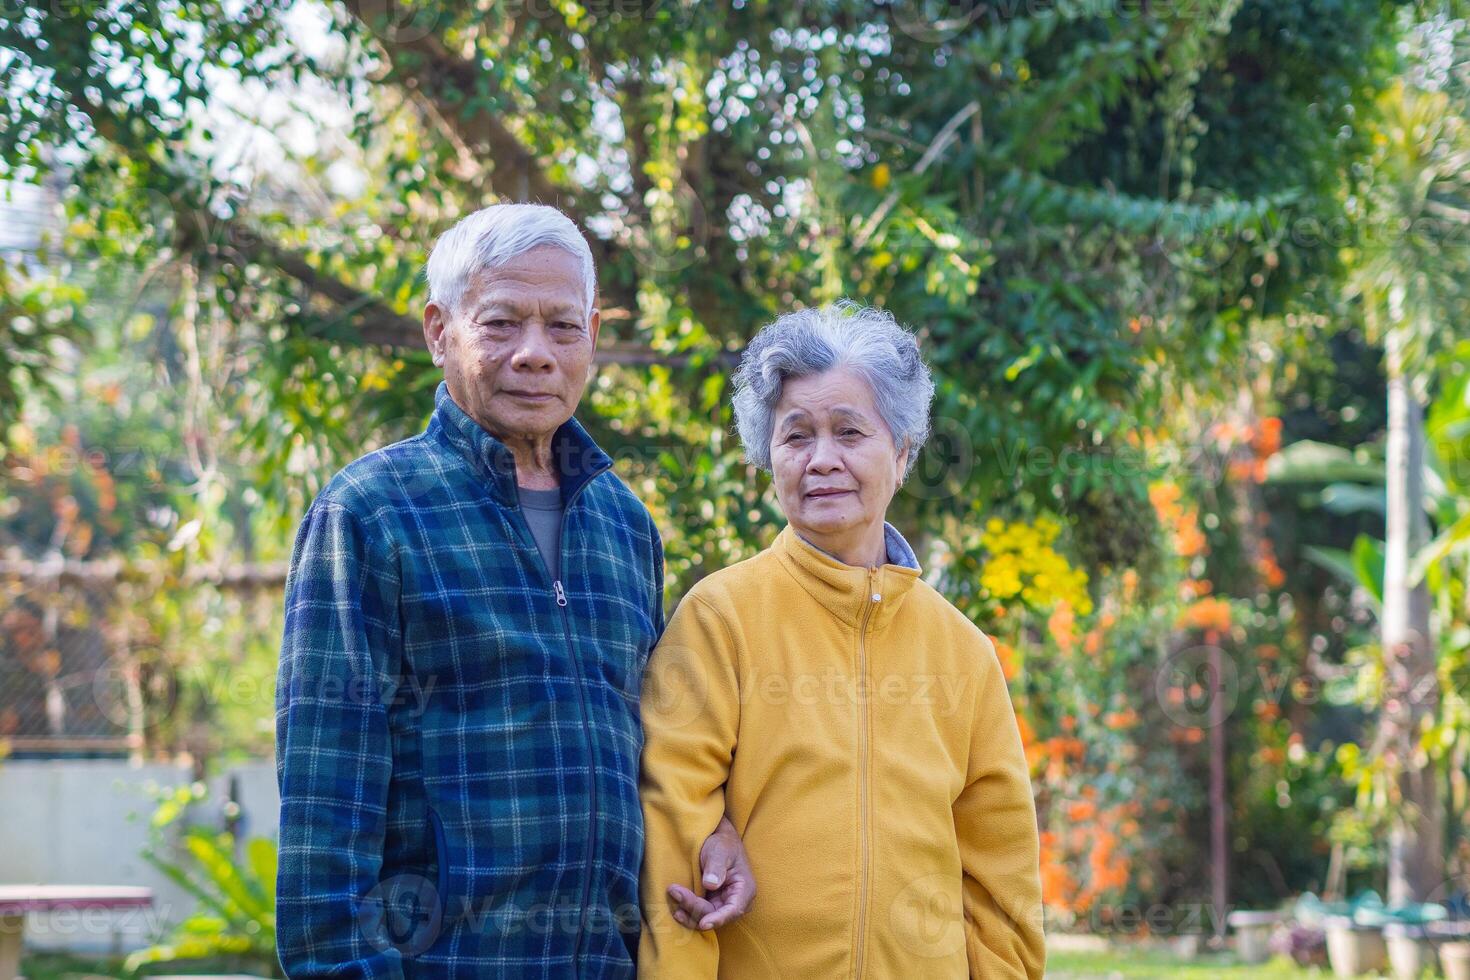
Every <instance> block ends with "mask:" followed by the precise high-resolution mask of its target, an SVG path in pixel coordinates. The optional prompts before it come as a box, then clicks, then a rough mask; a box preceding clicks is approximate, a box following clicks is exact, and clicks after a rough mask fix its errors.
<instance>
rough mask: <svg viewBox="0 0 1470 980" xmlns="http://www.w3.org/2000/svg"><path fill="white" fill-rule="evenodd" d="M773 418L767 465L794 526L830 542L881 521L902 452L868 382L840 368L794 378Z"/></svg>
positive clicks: (846, 539) (854, 536)
mask: <svg viewBox="0 0 1470 980" xmlns="http://www.w3.org/2000/svg"><path fill="white" fill-rule="evenodd" d="M774 419H775V426H774V428H773V429H772V430H771V472H772V474H773V475H774V477H775V486H776V498H777V500H779V501H780V503H781V509H782V511H784V512H785V514H786V519H787V520H788V521H790V522H791V524H792V526H793V527H794V528H795V529H796V530H797V531H801V532H803V533H804V534H805V536H806V537H807V538H809V539H816V540H817V543H821V542H822V541H825V542H827V543H830V544H850V543H852V542H856V541H862V540H864V539H865V537H866V536H867V535H870V534H873V533H875V532H876V531H877V529H879V528H881V527H882V523H883V516H884V514H886V513H887V511H888V503H889V501H891V500H892V499H893V494H894V491H895V490H896V489H897V488H898V484H899V481H900V480H901V479H902V478H903V463H904V455H905V454H904V452H903V450H902V449H900V448H898V447H896V446H894V444H893V433H892V432H890V431H889V428H888V426H887V424H886V423H885V422H884V421H883V416H882V415H880V414H879V412H878V406H877V405H876V404H875V403H874V401H873V391H872V389H871V388H870V387H869V386H868V384H867V382H866V381H864V380H863V379H862V378H861V377H860V376H858V375H856V374H854V373H853V372H852V371H849V370H847V369H846V368H833V369H831V370H829V371H823V372H822V373H821V374H812V375H807V376H806V377H804V378H792V379H790V380H788V381H786V383H785V385H784V386H783V388H782V391H781V400H780V402H779V403H777V405H776V409H775V413H774ZM877 533H881V532H877ZM828 550H832V549H830V548H829V549H828Z"/></svg>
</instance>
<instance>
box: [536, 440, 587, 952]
mask: <svg viewBox="0 0 1470 980" xmlns="http://www.w3.org/2000/svg"><path fill="white" fill-rule="evenodd" d="M609 468H610V467H607V466H604V467H602V468H601V469H599V470H597V471H596V472H594V473H592V474H591V475H589V476H588V477H587V479H585V480H583V481H582V483H581V484H580V485H578V487H577V489H575V490H573V491H572V495H571V496H570V497H568V498H567V499H566V502H565V503H564V504H563V505H562V509H561V524H560V525H558V526H557V529H556V558H557V565H558V568H557V571H558V572H560V570H561V569H560V565H561V560H562V557H563V555H562V551H563V548H562V544H563V540H564V538H565V537H566V530H567V514H569V513H570V512H571V510H572V504H573V503H575V502H576V500H577V498H578V497H580V496H581V495H582V491H583V490H584V489H586V488H587V485H588V484H589V483H591V482H592V481H593V480H595V479H597V477H598V476H600V475H601V474H602V472H603V470H607V469H609ZM515 512H516V516H517V517H519V518H520V522H521V526H522V527H523V528H524V530H525V534H524V539H525V540H528V541H529V542H530V544H531V550H532V551H533V552H535V554H536V560H537V561H539V562H541V568H542V571H544V572H545V573H546V577H547V578H549V579H551V589H552V595H553V596H554V597H555V598H556V604H557V606H558V607H559V608H560V610H561V633H562V638H563V639H564V640H565V641H566V645H567V658H568V660H569V661H570V662H571V667H572V672H573V674H574V675H575V677H576V682H577V710H578V713H579V714H580V715H581V717H582V740H583V741H584V742H585V743H586V744H587V788H588V793H589V795H590V797H591V808H592V819H590V820H588V821H587V870H586V873H585V874H584V875H583V876H582V901H581V904H580V906H579V908H578V912H577V943H576V945H575V946H573V947H572V971H573V972H574V973H576V972H578V962H579V961H580V960H581V957H582V940H583V937H584V936H585V935H586V934H587V898H588V895H589V893H590V892H591V891H592V873H593V868H592V864H593V855H594V853H595V850H596V845H597V840H596V834H597V760H596V758H594V755H593V749H592V726H591V724H590V723H589V720H588V719H589V717H590V712H589V711H588V710H587V689H586V686H585V684H584V682H583V680H582V671H581V669H580V668H579V667H578V665H577V651H576V649H575V648H574V647H573V646H572V627H571V623H570V622H569V621H568V619H567V593H566V590H565V589H563V588H562V584H561V579H560V578H552V577H551V569H550V568H548V567H547V566H546V562H545V560H544V559H543V558H542V557H541V549H540V547H538V546H537V544H536V539H535V536H534V535H532V534H531V526H530V524H528V523H526V517H525V515H524V514H523V513H522V512H521V505H520V501H517V502H516V505H515Z"/></svg>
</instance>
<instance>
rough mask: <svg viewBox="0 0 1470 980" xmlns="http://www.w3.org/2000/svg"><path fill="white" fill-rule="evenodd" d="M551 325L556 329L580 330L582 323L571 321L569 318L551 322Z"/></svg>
mask: <svg viewBox="0 0 1470 980" xmlns="http://www.w3.org/2000/svg"><path fill="white" fill-rule="evenodd" d="M552 326H553V327H556V328H557V329H558V330H581V329H582V325H581V324H580V323H573V322H572V321H570V320H558V321H556V322H555V323H553V324H552Z"/></svg>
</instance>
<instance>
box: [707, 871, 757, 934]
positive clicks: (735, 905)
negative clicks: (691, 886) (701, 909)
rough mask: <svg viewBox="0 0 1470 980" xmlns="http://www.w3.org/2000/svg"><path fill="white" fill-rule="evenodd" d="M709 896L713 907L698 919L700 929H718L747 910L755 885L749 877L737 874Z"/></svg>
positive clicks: (752, 897) (753, 895) (753, 894)
mask: <svg viewBox="0 0 1470 980" xmlns="http://www.w3.org/2000/svg"><path fill="white" fill-rule="evenodd" d="M709 898H710V900H711V901H712V903H713V907H712V908H711V910H710V911H709V912H708V913H706V914H705V915H703V916H702V917H700V919H699V920H698V922H699V929H700V930H707V929H718V928H719V927H720V926H724V925H728V924H729V923H731V922H734V921H735V920H736V919H738V918H740V917H741V916H742V915H744V914H745V913H746V912H748V911H749V910H750V905H751V902H752V901H754V899H755V887H754V885H753V883H752V882H751V881H750V880H749V879H747V878H743V877H741V876H738V875H737V876H736V877H733V878H731V879H730V883H729V884H728V885H727V886H725V887H724V888H722V889H720V890H719V891H718V892H717V893H714V894H711V895H710V896H709Z"/></svg>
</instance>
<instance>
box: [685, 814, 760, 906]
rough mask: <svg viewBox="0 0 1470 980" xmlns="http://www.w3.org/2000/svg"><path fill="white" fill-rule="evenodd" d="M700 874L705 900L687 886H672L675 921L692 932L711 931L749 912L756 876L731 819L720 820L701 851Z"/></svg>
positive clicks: (723, 818) (753, 896) (753, 898)
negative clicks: (697, 930) (693, 930)
mask: <svg viewBox="0 0 1470 980" xmlns="http://www.w3.org/2000/svg"><path fill="white" fill-rule="evenodd" d="M699 873H700V875H701V876H702V878H703V881H702V884H703V885H704V892H705V897H704V898H700V897H699V896H698V895H696V894H694V892H692V891H690V890H689V889H688V888H685V887H684V886H683V885H678V884H675V885H670V886H669V905H670V907H671V908H672V909H673V910H674V921H676V922H678V923H679V924H680V925H682V926H685V927H687V928H689V929H699V930H701V931H708V930H710V929H714V928H717V927H718V926H723V925H728V924H729V923H731V922H734V921H735V920H736V919H738V918H740V917H741V916H742V915H744V914H745V913H746V911H747V910H749V908H750V903H751V902H752V901H754V900H755V875H753V874H752V873H751V871H750V860H749V858H747V857H746V856H745V845H744V844H743V843H741V841H740V835H739V834H737V833H736V832H735V825H734V824H732V823H731V822H730V818H729V817H721V818H720V825H719V826H718V827H716V828H715V832H714V833H713V834H710V835H709V837H708V838H707V839H706V840H705V842H704V846H703V847H701V848H700V849H699Z"/></svg>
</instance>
